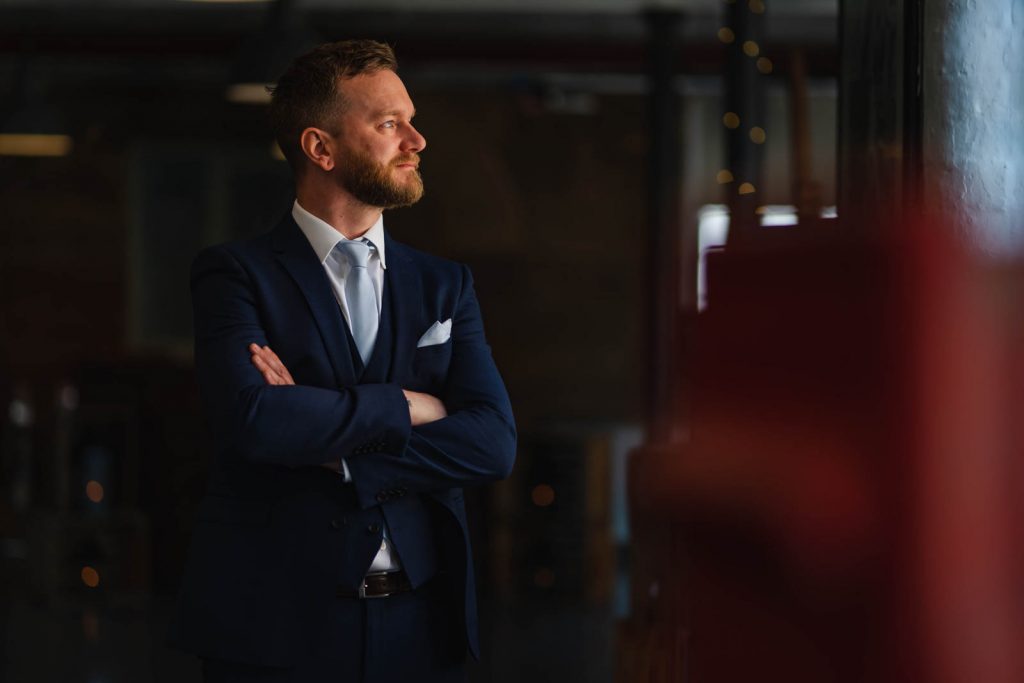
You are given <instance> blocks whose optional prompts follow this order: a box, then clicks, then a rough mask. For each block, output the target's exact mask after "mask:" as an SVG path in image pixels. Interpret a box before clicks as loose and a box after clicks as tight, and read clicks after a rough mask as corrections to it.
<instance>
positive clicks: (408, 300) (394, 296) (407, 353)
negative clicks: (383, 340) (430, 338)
mask: <svg viewBox="0 0 1024 683" xmlns="http://www.w3.org/2000/svg"><path fill="white" fill-rule="evenodd" d="M384 243H385V244H386V245H387V246H386V249H387V260H388V270H387V281H388V284H389V285H390V286H391V287H392V290H391V310H392V313H393V315H392V316H391V326H392V328H393V330H394V335H393V338H394V340H395V346H394V349H393V351H392V358H391V371H390V373H389V377H388V379H390V380H391V381H395V380H396V374H397V375H398V377H397V379H402V377H403V376H404V373H406V372H408V368H410V367H411V364H412V352H413V351H414V350H415V348H416V341H417V337H416V336H415V335H416V334H417V330H418V329H419V326H418V325H417V321H419V319H420V318H421V317H422V316H423V311H422V307H423V297H422V294H421V293H422V291H423V282H422V279H421V278H420V272H419V269H418V268H416V267H415V264H414V263H413V261H412V257H410V256H409V253H408V251H407V250H406V249H405V247H404V246H403V245H401V244H399V243H398V242H395V241H394V240H393V239H391V235H389V234H387V233H385V234H384ZM419 331H420V333H422V330H419ZM399 373H403V374H399Z"/></svg>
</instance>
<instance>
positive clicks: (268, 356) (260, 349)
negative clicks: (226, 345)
mask: <svg viewBox="0 0 1024 683" xmlns="http://www.w3.org/2000/svg"><path fill="white" fill-rule="evenodd" d="M249 353H251V354H252V358H251V360H252V364H253V365H255V366H256V369H257V370H259V371H260V373H261V374H262V375H263V379H264V380H266V382H267V384H269V385H271V386H286V385H294V384H295V380H294V379H292V375H291V373H290V372H288V368H286V367H285V366H284V363H282V362H281V359H280V358H278V357H277V354H276V353H274V352H273V351H272V350H271V349H270V347H269V346H259V345H257V344H249Z"/></svg>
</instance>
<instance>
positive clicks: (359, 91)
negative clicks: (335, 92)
mask: <svg viewBox="0 0 1024 683" xmlns="http://www.w3.org/2000/svg"><path fill="white" fill-rule="evenodd" d="M339 90H340V92H341V93H342V95H343V96H344V98H345V101H346V103H347V104H348V111H349V112H350V113H353V114H361V115H373V114H378V113H385V112H387V113H394V114H403V115H405V116H409V117H411V116H412V114H413V112H414V108H413V104H412V99H410V97H409V93H408V91H406V89H405V84H404V83H402V79H400V78H399V77H398V74H396V73H395V72H394V71H377V72H376V73H371V74H359V75H358V76H354V77H352V78H349V79H344V80H342V81H341V82H340V84H339Z"/></svg>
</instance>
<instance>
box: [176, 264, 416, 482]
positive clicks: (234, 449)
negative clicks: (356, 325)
mask: <svg viewBox="0 0 1024 683" xmlns="http://www.w3.org/2000/svg"><path fill="white" fill-rule="evenodd" d="M192 306H193V320H194V326H195V361H196V371H197V374H198V379H199V392H200V397H201V399H202V404H203V411H204V414H205V417H206V419H207V422H208V423H209V425H210V429H211V431H212V432H213V435H214V438H215V439H216V440H217V441H218V443H219V445H220V447H221V448H222V449H223V450H224V451H225V452H226V453H227V454H230V455H231V456H233V457H239V458H242V459H247V460H252V461H257V462H262V463H269V464H276V465H284V466H289V467H297V466H301V465H319V464H322V463H326V462H330V461H335V460H337V459H338V457H339V455H340V454H344V453H350V452H352V451H353V450H355V449H357V448H361V447H364V446H365V444H367V443H373V444H379V445H380V446H381V447H384V448H387V449H388V450H392V451H394V452H399V453H400V452H403V451H404V450H405V448H406V444H407V443H408V441H409V435H410V429H411V427H410V423H409V409H408V405H407V403H406V401H405V396H404V395H403V394H402V389H401V387H399V386H397V385H394V384H364V385H360V386H355V387H351V388H346V389H342V390H332V389H324V388H319V387H311V386H269V385H267V384H266V382H265V381H264V379H263V376H262V375H261V374H260V373H259V371H258V370H257V369H256V368H255V367H254V366H253V365H252V362H251V361H250V353H249V350H248V348H249V344H251V343H256V344H259V345H261V346H262V345H264V344H268V343H269V342H268V340H267V335H266V332H265V330H264V328H263V326H262V324H261V322H260V306H259V303H258V294H257V292H256V289H255V287H254V285H253V282H252V278H251V276H250V274H249V273H248V272H247V271H246V269H245V268H244V267H243V266H242V264H241V263H240V262H239V260H238V259H237V258H235V257H234V256H233V255H232V254H231V252H230V251H228V249H227V248H225V247H213V248H210V249H207V250H205V251H203V252H202V253H200V254H199V256H197V257H196V260H195V262H194V263H193V264H192Z"/></svg>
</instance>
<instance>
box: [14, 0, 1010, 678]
mask: <svg viewBox="0 0 1024 683" xmlns="http://www.w3.org/2000/svg"><path fill="white" fill-rule="evenodd" d="M982 5H984V6H982ZM352 37H369V38H375V39H378V40H384V41H387V42H389V43H391V44H392V45H393V46H394V47H395V48H396V51H397V54H398V58H399V62H400V74H401V75H402V78H403V79H404V80H405V82H406V84H407V85H408V87H409V90H410V92H411V94H412V97H413V99H414V101H415V103H416V106H417V109H418V112H419V114H418V117H417V125H418V127H419V128H420V130H421V131H422V132H423V134H424V135H425V136H426V138H427V139H428V141H429V147H428V149H427V150H426V151H425V153H424V155H423V174H424V180H425V183H426V187H427V193H426V196H425V198H424V200H423V201H422V202H420V203H419V204H418V205H416V206H415V207H412V208H410V209H405V210H401V211H396V212H394V213H389V214H388V215H387V217H386V220H387V225H388V227H389V229H390V230H391V231H392V232H393V234H394V235H395V236H396V237H397V238H398V239H400V240H403V241H406V242H408V243H410V244H412V245H414V246H417V247H420V248H422V249H425V250H427V251H431V252H434V253H437V254H440V255H442V256H445V257H448V258H452V259H456V260H459V261H464V262H466V263H468V264H469V265H470V266H471V267H472V269H473V272H474V275H475V279H476V283H477V289H478V294H479V298H480V300H481V303H482V307H483V311H484V315H485V320H486V324H487V331H488V337H489V340H490V343H491V345H492V347H493V351H494V355H495V357H496V360H497V363H498V366H499V368H500V369H501V370H502V373H503V375H504V377H505V380H506V383H507V385H508V388H509V392H510V394H511V397H512V402H513V407H514V409H515V413H516V417H517V422H518V425H519V433H520V448H519V454H518V461H517V464H516V467H515V471H514V473H513V475H512V477H511V478H510V479H509V480H507V481H504V482H501V483H499V484H496V485H494V486H490V487H486V488H483V489H480V490H476V491H471V492H468V494H467V501H468V503H469V508H470V516H471V518H472V522H473V523H474V525H475V527H474V529H473V534H474V543H475V550H476V562H477V565H478V569H479V577H480V579H479V580H478V585H479V591H480V597H481V611H482V614H481V628H482V636H483V638H482V640H483V648H484V657H483V660H482V662H480V663H474V664H472V666H471V667H470V680H472V681H474V682H481V683H482V682H484V681H493V682H495V683H505V682H509V683H511V682H519V681H526V680H529V681H536V682H538V683H539V682H541V681H586V682H595V683H596V682H610V681H617V682H619V683H631V682H633V681H637V682H645V683H646V682H648V681H650V682H661V681H682V680H690V681H694V682H696V683H708V682H712V681H721V682H732V681H747V680H754V679H759V680H786V681H789V682H794V681H795V682H800V681H807V682H810V681H814V682H815V683H820V682H824V681H902V680H919V681H950V682H951V683H952V682H956V683H960V682H963V683H967V682H968V681H972V682H973V681H986V683H1010V682H1011V681H1019V680H1022V677H1024V661H1022V657H1024V656H1022V655H1021V654H1020V652H1018V650H1019V648H1016V647H1014V643H1017V642H1019V638H1020V635H1021V634H1024V611H1022V610H1021V608H1020V605H1021V604H1024V603H1022V602H1021V600H1020V598H1021V597H1024V596H1022V587H1021V581H1020V580H1019V577H1020V576H1021V575H1022V573H1024V543H1022V542H1021V541H1020V538H1019V533H1016V534H1015V533H1014V532H1016V531H1018V530H1019V528H1020V527H1019V522H1020V519H1021V512H1022V510H1021V509H1020V506H1021V504H1020V503H1019V501H1020V500H1021V499H1024V497H1022V496H1020V495H1019V491H1020V487H1021V484H1024V471H1022V469H1021V467H1020V465H1019V462H1021V459H1020V458H1019V457H1017V456H1019V455H1020V453H1021V450H1022V446H1024V432H1022V430H1021V427H1020V425H1021V424H1022V422H1021V420H1020V419H1019V416H1020V407H1021V405H1022V402H1021V400H1020V399H1021V398H1024V353H1022V352H1021V351H1020V349H1021V348H1024V345H1022V344H1021V342H1024V314H1022V313H1024V306H1022V305H1021V304H1022V303H1024V301H1022V295H1024V282H1022V280H1024V269H1022V268H1021V267H1020V264H1021V259H1020V256H1021V253H1022V251H1024V219H1022V216H1024V210H1022V209H1024V167H1022V160H1024V118H1022V117H1024V0H991V1H986V2H985V3H974V2H966V1H965V0H928V1H927V2H926V1H925V0H860V1H854V0H845V1H841V0H763V1H762V0H662V1H660V2H653V1H652V2H642V1H641V0H543V1H541V0H530V1H526V2H515V1H513V0H422V1H418V2H413V1H411V0H407V1H403V0H374V1H373V2H369V1H365V2H358V1H356V2H344V3H342V2H332V0H274V1H273V2H242V1H238V0H236V1H234V2H188V1H183V0H104V2H91V1H89V2H87V1H85V0H3V2H0V93H2V94H0V207H2V213H0V400H2V402H3V406H4V407H5V411H4V414H3V420H2V426H0V466H2V470H0V472H2V477H0V484H2V486H0V489H2V495H0V598H2V602H0V652H2V659H0V679H2V680H4V681H11V682H12V683H31V682H35V681H39V682H42V681H62V682H66V683H73V682H81V683H122V682H130V683H136V682H146V681H154V682H156V681H161V682H162V681H175V682H186V681H197V680H198V679H199V666H198V662H197V661H196V660H195V659H193V658H191V657H189V656H186V655H183V654H181V653H178V652H175V651H173V650H170V649H168V648H167V647H166V646H165V645H164V638H165V632H166V628H167V622H168V618H169V614H170V611H171V607H172V605H173V601H174V596H175V591H176V590H177V585H178V581H179V579H180V576H181V571H182V567H183V562H184V553H185V550H186V548H187V545H188V541H189V535H190V531H191V528H192V524H193V520H194V515H195V512H196V507H197V504H198V501H199V499H200V497H201V496H202V493H203V490H204V486H205V476H206V468H207V464H208V462H209V458H210V457H211V451H210V449H209V446H208V444H207V439H206V436H205V432H204V425H203V423H202V419H201V417H200V415H199V410H198V401H197V396H196V390H195V382H194V378H193V374H192V373H193V369H192V365H191V314H190V301H189V292H188V268H189V264H190V262H191V259H192V257H193V256H194V255H195V253H196V252H197V251H198V250H199V249H200V248H201V247H203V246H205V245H209V244H213V243H217V242H221V241H225V240H228V239H234V238H238V237H243V236H247V235H253V234H258V233H260V232H263V231H266V230H268V229H269V228H270V227H271V226H272V225H273V224H274V222H276V220H277V218H278V217H279V216H280V215H281V214H282V213H283V212H284V211H285V210H287V208H288V206H289V205H290V199H291V192H292V189H291V184H290V174H289V171H288V169H287V166H286V164H285V163H284V162H283V161H282V160H280V158H279V157H278V156H277V155H276V154H275V150H274V149H273V148H272V144H271V136H270V133H269V130H268V126H267V124H266V120H265V116H266V98H265V92H264V91H263V90H262V88H261V85H262V84H265V83H268V82H272V81H273V79H274V78H275V76H276V75H277V74H279V73H280V70H281V68H282V67H283V65H284V64H285V63H287V61H288V60H289V59H290V58H291V57H292V56H294V55H296V54H298V53H300V52H302V51H304V50H305V49H307V48H308V47H310V46H312V45H314V44H316V43H318V42H323V41H328V40H339V39H344V38H352Z"/></svg>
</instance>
